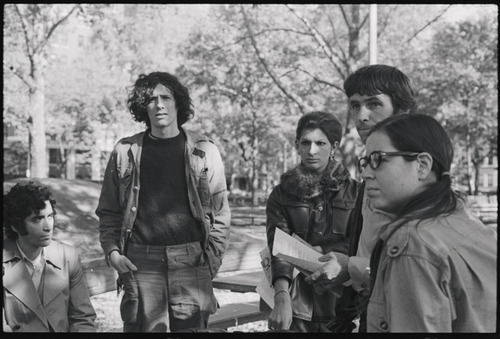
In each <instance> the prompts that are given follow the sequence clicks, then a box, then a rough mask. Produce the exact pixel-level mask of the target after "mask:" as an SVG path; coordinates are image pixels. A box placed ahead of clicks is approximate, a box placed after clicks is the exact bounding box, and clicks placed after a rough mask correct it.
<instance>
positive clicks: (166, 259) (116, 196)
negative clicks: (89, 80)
mask: <svg viewBox="0 0 500 339" xmlns="http://www.w3.org/2000/svg"><path fill="white" fill-rule="evenodd" d="M128 107H129V109H130V112H131V114H132V117H133V118H134V120H136V121H137V122H144V123H145V124H146V126H147V129H146V131H145V132H141V133H138V134H136V135H134V136H131V137H128V138H124V139H122V140H120V141H119V142H118V143H117V145H116V146H115V149H114V150H113V152H112V154H111V157H110V159H109V162H108V166H107V168H106V172H105V176H104V182H103V186H102V191H101V196H100V199H99V205H98V207H97V210H96V214H97V216H98V217H99V222H100V226H99V230H100V241H101V245H102V248H103V250H104V253H105V254H106V256H107V258H108V260H109V264H110V265H111V266H112V267H113V268H114V269H116V270H117V272H118V274H119V289H120V288H123V289H124V295H123V299H122V302H121V306H120V311H121V316H122V320H123V322H124V331H125V332H167V331H168V332H177V331H186V330H195V329H205V328H207V325H208V317H209V315H210V314H213V313H215V311H216V308H217V300H216V298H215V295H214V293H213V289H212V278H213V277H214V276H215V274H216V273H217V271H218V269H219V267H220V265H221V263H222V257H223V255H224V253H225V251H226V248H227V245H228V240H229V222H230V211H229V205H228V200H227V192H226V179H225V174H224V166H223V163H222V159H221V156H220V154H219V151H218V149H217V147H216V146H215V145H214V144H213V143H212V142H211V141H210V140H209V139H207V138H206V137H204V136H200V135H198V134H195V133H193V132H190V131H187V130H185V129H184V128H183V127H181V126H182V125H183V124H184V123H185V122H187V121H188V120H189V119H190V118H191V117H192V116H193V115H194V111H193V108H192V102H191V98H190V96H189V91H188V89H187V88H186V87H185V86H183V85H182V84H181V83H180V82H179V80H178V79H177V78H176V77H175V76H173V75H171V74H169V73H165V72H153V73H150V74H148V75H144V74H142V75H140V76H139V79H138V80H137V81H136V82H135V85H134V87H133V89H132V91H131V93H130V96H129V99H128Z"/></svg>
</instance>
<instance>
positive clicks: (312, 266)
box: [273, 228, 325, 273]
mask: <svg viewBox="0 0 500 339" xmlns="http://www.w3.org/2000/svg"><path fill="white" fill-rule="evenodd" d="M273 255H274V256H277V257H280V258H283V259H285V260H286V261H288V262H289V263H291V264H292V265H294V266H297V267H300V268H301V269H304V270H307V271H309V272H311V273H312V272H314V271H316V270H317V269H319V268H320V267H321V266H323V265H324V264H325V263H323V262H320V261H319V260H318V258H319V257H321V256H322V255H323V254H321V253H319V252H318V251H316V250H314V249H313V248H311V247H310V246H307V245H306V244H304V243H303V242H302V241H299V240H297V239H295V238H293V237H292V236H290V235H289V234H287V233H285V232H283V231H282V230H280V229H279V228H276V231H275V234H274V242H273Z"/></svg>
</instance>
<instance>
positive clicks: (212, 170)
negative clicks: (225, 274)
mask: <svg viewBox="0 0 500 339" xmlns="http://www.w3.org/2000/svg"><path fill="white" fill-rule="evenodd" d="M181 133H185V135H186V153H185V159H186V164H185V165H186V180H187V183H188V196H189V202H190V207H191V211H192V213H193V216H194V218H195V219H196V220H197V221H198V222H199V223H200V225H201V226H202V232H203V235H204V237H205V238H204V240H203V243H202V249H203V250H204V251H205V256H206V259H207V260H208V264H209V265H210V271H211V274H212V277H214V276H215V274H217V271H218V269H219V267H220V266H221V264H222V257H223V256H224V253H225V251H226V249H227V246H228V243H229V223H230V219H231V212H230V210H229V204H228V200H227V191H226V187H227V185H226V177H225V174H224V165H223V163H222V159H221V156H220V153H219V151H218V150H217V147H216V146H215V145H214V144H213V143H212V142H210V140H208V139H207V138H205V137H203V136H199V135H197V134H194V133H192V132H189V131H186V130H184V129H182V128H181ZM144 135H145V133H144V132H141V133H139V134H136V135H133V136H131V137H128V138H124V139H122V140H120V141H119V142H118V143H117V144H116V146H115V148H114V150H113V152H112V154H111V157H110V159H109V162H108V166H107V168H106V172H105V175H104V181H103V184H102V191H101V196H100V198H99V205H98V206H97V209H96V214H97V216H98V217H99V232H100V237H99V240H100V242H101V246H102V248H103V250H104V253H105V254H106V257H107V255H108V254H109V253H110V252H111V251H112V250H114V249H119V250H120V251H122V253H124V252H125V251H124V250H125V248H124V246H125V243H126V242H125V239H126V237H127V236H128V234H129V233H130V231H131V229H132V227H133V226H134V222H135V218H136V216H137V213H136V212H137V208H138V204H139V195H140V190H141V185H140V180H139V179H140V174H139V171H140V159H141V151H142V145H143V138H144ZM124 254H125V253H124Z"/></svg>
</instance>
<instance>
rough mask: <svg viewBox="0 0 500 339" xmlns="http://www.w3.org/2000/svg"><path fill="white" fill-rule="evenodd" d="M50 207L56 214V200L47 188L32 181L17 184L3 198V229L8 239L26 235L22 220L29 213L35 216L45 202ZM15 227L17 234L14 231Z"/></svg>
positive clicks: (43, 206)
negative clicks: (48, 203)
mask: <svg viewBox="0 0 500 339" xmlns="http://www.w3.org/2000/svg"><path fill="white" fill-rule="evenodd" d="M47 200H48V201H49V202H50V204H51V205H52V209H53V211H54V215H55V214H56V210H55V205H56V200H55V199H54V196H53V195H52V193H51V192H50V190H49V189H48V187H45V186H40V185H36V184H35V183H34V182H33V181H28V182H20V183H17V184H16V185H15V186H14V187H12V188H11V190H10V191H9V192H8V193H7V194H4V196H3V229H4V232H5V235H6V236H7V237H8V238H9V239H17V237H18V235H19V234H20V235H26V234H28V232H27V230H26V226H25V224H24V219H25V218H26V217H27V216H29V215H30V214H31V213H35V214H37V213H38V212H40V211H41V210H43V209H44V208H45V202H46V201H47ZM12 227H15V228H16V229H17V230H18V232H19V234H18V232H16V231H14V230H13V229H12Z"/></svg>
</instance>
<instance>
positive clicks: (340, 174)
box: [280, 161, 350, 201]
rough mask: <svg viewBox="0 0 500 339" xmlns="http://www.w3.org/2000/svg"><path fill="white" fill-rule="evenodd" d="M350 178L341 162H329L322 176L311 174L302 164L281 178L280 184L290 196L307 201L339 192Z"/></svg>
mask: <svg viewBox="0 0 500 339" xmlns="http://www.w3.org/2000/svg"><path fill="white" fill-rule="evenodd" d="M349 178H350V174H349V171H348V170H347V169H346V168H345V167H344V166H343V165H342V164H341V163H340V162H336V161H329V162H328V165H327V167H326V169H325V170H324V171H323V173H321V174H320V175H319V174H315V173H312V172H310V171H309V170H308V169H307V168H306V167H305V166H304V165H303V164H302V163H300V164H299V165H297V166H296V167H295V168H293V169H291V170H289V171H287V172H285V173H284V174H283V175H282V176H281V178H280V184H281V186H282V188H283V189H284V191H285V192H287V193H288V194H291V195H293V196H295V197H297V198H298V199H299V200H300V201H307V200H311V199H314V198H315V197H318V196H320V195H322V194H324V193H327V192H337V191H339V190H340V188H341V187H342V185H343V184H344V181H345V180H348V179H349Z"/></svg>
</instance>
